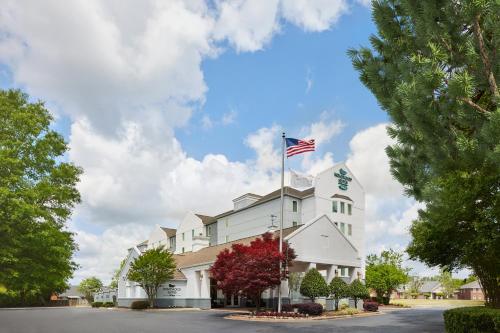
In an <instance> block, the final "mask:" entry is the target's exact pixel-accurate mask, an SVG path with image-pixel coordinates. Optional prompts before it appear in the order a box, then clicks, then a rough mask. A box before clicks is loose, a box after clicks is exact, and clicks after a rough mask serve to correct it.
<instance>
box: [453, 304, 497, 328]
mask: <svg viewBox="0 0 500 333" xmlns="http://www.w3.org/2000/svg"><path fill="white" fill-rule="evenodd" d="M443 316H444V325H445V328H446V332H449V333H451V332H453V333H498V332H500V309H492V308H486V307H482V306H472V307H464V308H456V309H450V310H446V311H445V312H444V313H443Z"/></svg>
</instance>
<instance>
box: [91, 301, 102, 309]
mask: <svg viewBox="0 0 500 333" xmlns="http://www.w3.org/2000/svg"><path fill="white" fill-rule="evenodd" d="M91 305H92V307H93V308H100V307H101V306H102V305H103V303H102V302H92V304H91Z"/></svg>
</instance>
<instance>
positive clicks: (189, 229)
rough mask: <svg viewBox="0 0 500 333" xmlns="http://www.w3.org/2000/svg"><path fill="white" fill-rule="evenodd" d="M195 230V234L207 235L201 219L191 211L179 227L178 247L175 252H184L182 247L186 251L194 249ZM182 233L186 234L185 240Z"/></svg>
mask: <svg viewBox="0 0 500 333" xmlns="http://www.w3.org/2000/svg"><path fill="white" fill-rule="evenodd" d="M193 230H194V235H195V236H198V235H200V234H202V235H205V226H204V225H203V223H202V222H201V219H200V218H199V217H198V216H196V215H195V214H193V213H191V212H189V213H187V214H186V216H185V217H184V219H183V220H182V221H181V223H180V224H179V227H178V228H177V234H176V236H177V237H176V249H175V252H174V253H176V254H178V253H182V248H184V252H191V251H192V250H193ZM182 234H184V240H183V239H182Z"/></svg>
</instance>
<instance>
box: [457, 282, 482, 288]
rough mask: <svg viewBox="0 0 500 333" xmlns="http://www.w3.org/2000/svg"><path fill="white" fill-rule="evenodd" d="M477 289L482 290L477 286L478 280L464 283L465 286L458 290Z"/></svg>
mask: <svg viewBox="0 0 500 333" xmlns="http://www.w3.org/2000/svg"><path fill="white" fill-rule="evenodd" d="M477 288H481V289H482V287H481V285H480V284H479V281H478V280H476V281H472V282H469V283H466V284H464V285H463V286H461V287H460V289H477Z"/></svg>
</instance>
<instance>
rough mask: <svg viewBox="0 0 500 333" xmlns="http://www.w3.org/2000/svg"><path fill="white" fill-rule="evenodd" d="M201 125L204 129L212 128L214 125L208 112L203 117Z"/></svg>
mask: <svg viewBox="0 0 500 333" xmlns="http://www.w3.org/2000/svg"><path fill="white" fill-rule="evenodd" d="M201 126H202V127H203V128H204V129H210V128H212V127H214V122H213V121H212V119H210V116H209V115H207V114H206V115H204V116H203V117H202V118H201Z"/></svg>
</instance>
